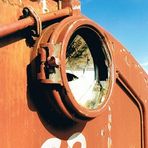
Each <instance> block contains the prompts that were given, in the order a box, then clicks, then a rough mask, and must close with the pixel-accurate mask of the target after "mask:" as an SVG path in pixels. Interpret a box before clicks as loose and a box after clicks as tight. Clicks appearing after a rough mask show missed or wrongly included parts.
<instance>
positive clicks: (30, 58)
mask: <svg viewBox="0 0 148 148" xmlns="http://www.w3.org/2000/svg"><path fill="white" fill-rule="evenodd" d="M27 6H31V7H33V9H34V10H35V11H36V12H37V13H38V14H39V17H40V18H41V21H42V22H44V23H42V25H43V31H42V34H41V35H40V36H39V37H38V38H35V37H34V36H32V33H31V32H30V31H31V29H30V28H28V27H29V26H32V27H33V28H35V27H36V26H34V24H35V20H34V19H33V18H32V17H27V18H24V19H21V20H19V21H18V19H19V18H20V16H22V10H23V8H24V7H27ZM0 8H1V9H0V17H1V20H0V35H1V38H0V55H1V58H0V63H1V64H0V70H1V73H0V89H1V91H0V121H1V122H0V133H1V138H0V147H4V148H20V147H21V148H26V147H30V148H37V147H41V148H46V147H58V148H59V147H61V148H65V147H83V148H87V147H88V148H89V147H92V148H93V147H94V148H95V147H100V148H106V147H107V148H110V147H113V148H128V147H136V148H147V146H148V75H147V74H146V73H145V72H144V70H143V69H142V68H141V67H140V65H139V64H138V63H137V62H136V60H135V59H134V57H133V56H132V55H131V54H130V53H129V52H128V51H127V50H126V49H125V47H123V46H122V45H121V44H120V43H119V42H118V41H117V40H116V39H115V38H114V37H112V36H111V35H110V34H109V33H108V32H107V31H105V30H104V29H103V28H102V27H100V26H99V25H97V24H96V23H94V22H93V21H91V20H89V19H88V18H86V17H84V16H83V15H82V14H81V12H80V2H79V1H78V0H71V1H69V0H62V1H60V0H59V1H58V0H49V1H36V0H34V1H30V0H21V1H18V0H13V1H10V0H2V1H0ZM6 12H7V14H8V13H9V15H7V16H6V15H5V14H6ZM63 16H64V17H63ZM57 18H60V19H57ZM14 22H16V23H14ZM5 24H9V25H5ZM14 24H15V25H14ZM24 28H26V29H24ZM22 29H23V30H22ZM8 34H9V35H8ZM76 34H79V36H77V37H76ZM5 35H7V36H5ZM4 36H5V37H4ZM86 36H87V37H86ZM75 37H76V38H75ZM70 43H72V44H70ZM86 45H87V46H86ZM88 47H89V48H88ZM84 49H85V50H84ZM69 58H70V61H69V63H68V65H67V64H66V62H67V60H69ZM75 62H76V63H75ZM95 62H96V63H97V64H94V63H95ZM93 64H94V65H93ZM96 65H97V66H98V70H97V71H95V70H94V69H95V66H96ZM84 67H85V68H84ZM88 69H93V70H94V71H95V72H94V73H95V76H94V77H93V75H90V76H92V78H93V79H94V78H95V79H97V82H101V83H100V84H97V85H96V86H95V87H94V88H93V91H95V90H98V91H96V92H98V93H99V94H100V98H99V97H94V98H96V100H98V101H100V103H99V105H96V104H95V103H94V102H93V101H94V100H95V99H94V100H92V99H90V100H91V101H92V102H91V101H90V100H89V99H88V100H89V101H90V102H89V103H88V102H87V101H86V102H87V103H86V104H85V101H84V102H79V100H77V99H75V96H76V95H77V94H76V95H74V93H77V92H80V91H79V90H82V87H84V85H83V83H81V84H77V88H75V90H74V91H72V90H71V86H70V81H68V79H70V77H68V76H67V73H66V71H73V73H72V74H73V75H72V74H71V75H70V76H71V80H72V81H73V80H77V79H78V78H79V75H76V71H77V70H81V71H82V73H83V72H84V73H85V72H86V71H87V70H88ZM97 76H98V77H97ZM85 80H86V81H88V78H86V79H85ZM98 80H99V81H98ZM102 81H103V82H102ZM104 82H105V83H104ZM101 88H102V89H101ZM78 89H79V90H78ZM88 92H89V91H88ZM86 94H87V92H86ZM88 96H89V95H88ZM96 96H97V95H96ZM103 96H104V98H103ZM78 98H79V97H78ZM92 98H93V97H92Z"/></svg>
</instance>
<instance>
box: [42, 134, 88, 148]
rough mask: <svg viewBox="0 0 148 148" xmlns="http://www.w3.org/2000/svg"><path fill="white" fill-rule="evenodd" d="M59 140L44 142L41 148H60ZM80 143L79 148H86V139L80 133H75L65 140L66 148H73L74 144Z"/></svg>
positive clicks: (53, 139) (52, 139) (51, 139)
mask: <svg viewBox="0 0 148 148" xmlns="http://www.w3.org/2000/svg"><path fill="white" fill-rule="evenodd" d="M61 142H62V141H61V140H60V139H58V138H50V139H48V140H46V141H45V142H44V143H43V145H42V146H41V148H60V146H61ZM77 142H79V143H81V148H86V139H85V137H84V136H83V134H81V133H75V134H73V135H72V136H70V137H69V138H68V140H67V144H68V148H73V146H74V144H75V143H77Z"/></svg>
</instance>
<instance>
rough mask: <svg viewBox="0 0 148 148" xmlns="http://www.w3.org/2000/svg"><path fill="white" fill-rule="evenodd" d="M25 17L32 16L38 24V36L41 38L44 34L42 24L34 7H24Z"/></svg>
mask: <svg viewBox="0 0 148 148" xmlns="http://www.w3.org/2000/svg"><path fill="white" fill-rule="evenodd" d="M23 14H24V17H27V16H32V17H33V18H34V20H35V23H36V35H37V36H40V35H41V32H42V22H41V19H40V17H39V15H38V14H37V13H36V11H35V10H34V8H33V7H31V6H29V7H24V9H23Z"/></svg>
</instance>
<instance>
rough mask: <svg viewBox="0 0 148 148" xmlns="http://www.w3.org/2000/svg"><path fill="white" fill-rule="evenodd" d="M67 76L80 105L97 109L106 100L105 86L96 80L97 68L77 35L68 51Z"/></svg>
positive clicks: (83, 42)
mask: <svg viewBox="0 0 148 148" xmlns="http://www.w3.org/2000/svg"><path fill="white" fill-rule="evenodd" d="M66 74H67V79H68V84H69V87H70V89H71V92H72V94H73V96H74V98H75V99H76V101H77V102H78V104H79V105H81V106H83V107H85V108H87V109H97V108H98V106H99V105H100V104H102V103H103V102H104V100H105V98H104V94H106V91H105V89H104V88H105V87H106V86H105V85H107V84H106V83H104V82H103V81H101V82H100V81H99V80H98V79H96V77H95V74H96V68H95V64H94V60H93V57H92V54H91V51H90V49H89V47H88V45H87V44H86V42H85V40H84V39H83V38H82V37H81V36H80V35H76V36H75V38H74V39H73V40H72V41H71V42H70V43H69V46H68V48H67V51H66Z"/></svg>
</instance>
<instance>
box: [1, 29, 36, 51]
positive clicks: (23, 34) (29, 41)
mask: <svg viewBox="0 0 148 148" xmlns="http://www.w3.org/2000/svg"><path fill="white" fill-rule="evenodd" d="M22 39H25V41H26V45H27V46H29V47H32V46H33V45H34V43H35V40H34V38H33V34H32V32H31V31H30V28H27V29H24V30H21V31H17V32H15V33H13V34H10V35H7V36H5V37H3V38H0V48H2V47H4V46H7V45H9V44H12V43H15V42H17V41H20V40H22Z"/></svg>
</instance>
